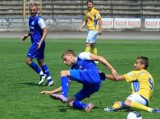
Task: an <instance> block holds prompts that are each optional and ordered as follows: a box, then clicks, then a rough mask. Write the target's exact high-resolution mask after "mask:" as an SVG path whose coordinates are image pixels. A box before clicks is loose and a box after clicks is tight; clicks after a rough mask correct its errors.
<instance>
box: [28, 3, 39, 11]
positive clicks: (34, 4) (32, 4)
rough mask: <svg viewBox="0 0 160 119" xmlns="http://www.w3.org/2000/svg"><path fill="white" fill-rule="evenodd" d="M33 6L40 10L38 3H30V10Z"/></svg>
mask: <svg viewBox="0 0 160 119" xmlns="http://www.w3.org/2000/svg"><path fill="white" fill-rule="evenodd" d="M33 6H36V7H37V10H38V4H37V3H30V5H29V8H30V7H33Z"/></svg>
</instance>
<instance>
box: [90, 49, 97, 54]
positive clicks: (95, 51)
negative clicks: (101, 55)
mask: <svg viewBox="0 0 160 119" xmlns="http://www.w3.org/2000/svg"><path fill="white" fill-rule="evenodd" d="M91 52H92V53H93V54H94V55H97V48H96V47H93V48H91Z"/></svg>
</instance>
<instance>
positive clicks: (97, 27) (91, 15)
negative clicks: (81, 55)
mask: <svg viewBox="0 0 160 119" xmlns="http://www.w3.org/2000/svg"><path fill="white" fill-rule="evenodd" d="M87 7H88V10H87V11H86V12H85V21H84V22H83V23H82V25H81V26H80V27H79V28H78V31H81V29H82V27H84V26H85V25H87V28H88V31H87V39H86V49H85V52H91V53H93V54H95V55H97V48H96V46H95V45H96V40H97V35H98V34H99V35H101V34H102V30H101V26H102V20H101V16H100V13H99V11H98V10H96V9H95V8H94V7H93V1H92V0H88V1H87Z"/></svg>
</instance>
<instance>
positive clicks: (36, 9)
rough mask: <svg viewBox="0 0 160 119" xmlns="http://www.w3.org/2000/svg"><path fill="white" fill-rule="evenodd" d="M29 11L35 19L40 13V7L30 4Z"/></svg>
mask: <svg viewBox="0 0 160 119" xmlns="http://www.w3.org/2000/svg"><path fill="white" fill-rule="evenodd" d="M29 11H30V14H31V16H32V17H35V16H36V14H37V11H38V5H37V3H30V5H29Z"/></svg>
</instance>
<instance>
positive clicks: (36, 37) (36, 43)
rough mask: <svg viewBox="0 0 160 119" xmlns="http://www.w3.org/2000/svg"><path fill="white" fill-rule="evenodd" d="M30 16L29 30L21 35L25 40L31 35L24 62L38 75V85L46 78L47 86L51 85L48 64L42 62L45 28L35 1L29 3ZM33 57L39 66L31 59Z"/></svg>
mask: <svg viewBox="0 0 160 119" xmlns="http://www.w3.org/2000/svg"><path fill="white" fill-rule="evenodd" d="M29 10H30V14H31V17H30V19H29V28H30V31H29V33H28V34H27V35H24V36H23V37H22V39H21V40H22V41H25V40H26V39H27V38H28V37H29V36H30V37H31V42H32V45H31V47H30V49H29V51H28V53H27V57H26V64H28V65H29V66H30V67H31V68H32V69H33V70H34V71H35V72H37V73H38V74H39V75H40V81H39V85H41V84H42V83H43V82H44V80H45V79H46V78H47V84H46V85H47V86H51V85H53V80H52V78H51V76H50V72H49V69H48V66H47V65H46V64H45V63H44V49H45V38H46V36H47V28H46V25H45V23H44V20H43V19H42V18H41V17H40V16H39V15H38V14H37V11H38V6H37V4H36V3H31V4H30V6H29ZM33 58H35V59H37V61H38V64H39V66H40V67H41V69H42V70H41V69H40V67H39V66H38V65H37V64H36V63H34V62H33V61H32V59H33Z"/></svg>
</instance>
